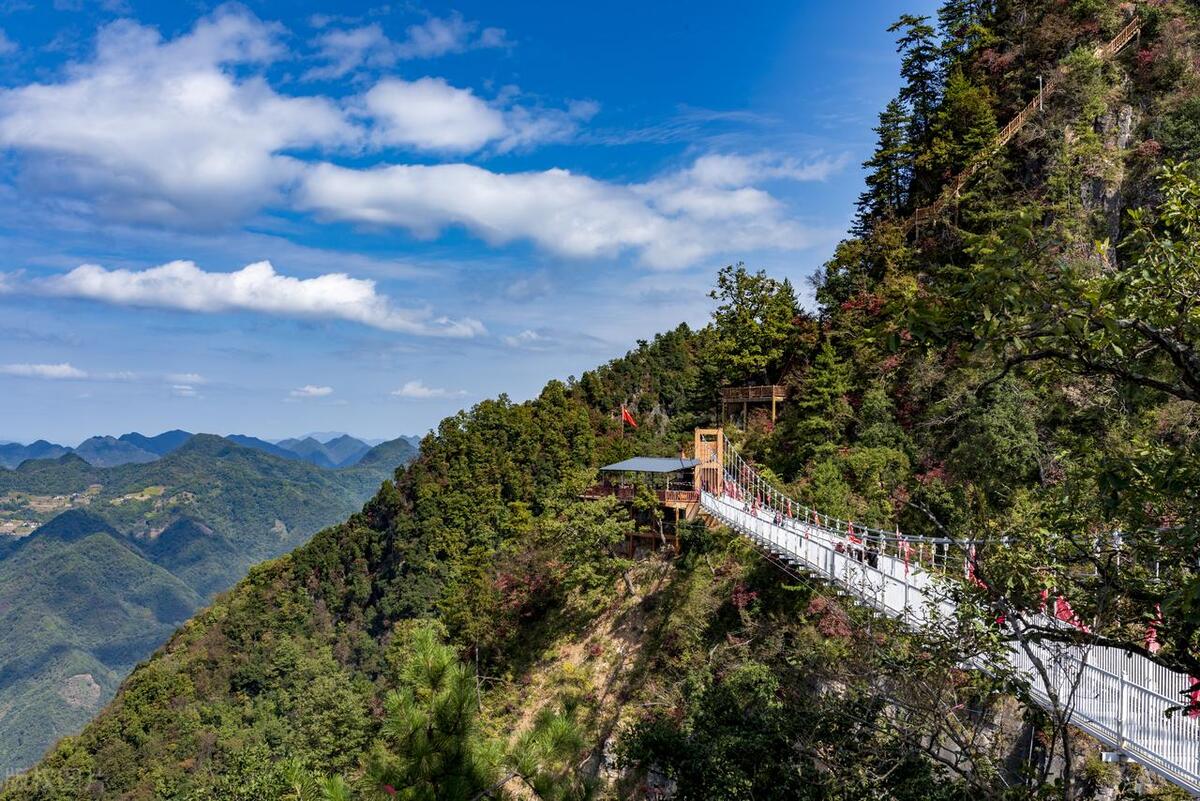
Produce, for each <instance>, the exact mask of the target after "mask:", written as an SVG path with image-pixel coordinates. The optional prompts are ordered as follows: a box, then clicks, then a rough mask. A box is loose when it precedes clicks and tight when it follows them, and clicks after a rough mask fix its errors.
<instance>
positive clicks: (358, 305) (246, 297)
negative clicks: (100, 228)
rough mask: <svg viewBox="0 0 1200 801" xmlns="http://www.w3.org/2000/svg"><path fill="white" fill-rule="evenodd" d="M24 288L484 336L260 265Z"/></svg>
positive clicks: (347, 280)
mask: <svg viewBox="0 0 1200 801" xmlns="http://www.w3.org/2000/svg"><path fill="white" fill-rule="evenodd" d="M24 289H25V291H28V292H30V293H33V294H41V295H49V296H56V297H67V298H83V299H87V300H93V301H98V302H101V303H109V304H113V305H119V306H140V307H149V308H161V309H180V310H183V311H189V312H198V313H216V312H231V311H246V312H257V313H261V314H270V315H275V316H279V317H290V318H302V319H326V320H347V321H350V322H354V323H359V324H361V325H366V326H370V327H372V328H378V329H381V330H384V331H397V332H401V333H407V334H417V335H421V336H445V337H472V336H476V335H479V334H482V333H483V332H484V328H483V325H482V324H481V323H480V322H479V321H478V320H472V319H462V320H451V319H449V318H447V317H437V316H435V315H433V313H432V312H430V311H428V310H420V309H402V308H397V307H396V306H395V305H393V303H392V301H391V300H390V299H389V298H388V297H386V296H384V295H381V294H379V293H378V292H377V291H376V289H375V282H374V281H371V280H367V279H361V278H352V277H350V276H348V275H345V274H343V273H330V274H328V275H320V276H317V277H315V278H294V277H292V276H286V275H280V274H279V273H277V272H275V268H274V267H272V266H271V263H270V262H266V261H260V262H255V263H254V264H249V265H247V266H245V267H243V268H242V269H241V270H237V271H234V272H230V273H219V272H205V271H204V270H201V269H200V268H199V267H197V266H196V265H195V264H194V263H193V262H190V261H173V262H169V263H167V264H164V265H161V266H159V267H151V268H148V269H145V270H140V271H139V270H125V269H115V270H107V269H105V268H104V267H100V266H97V265H94V264H85V265H82V266H80V267H76V268H75V269H74V270H71V271H70V272H68V273H65V274H63V275H58V276H53V277H49V278H43V279H39V280H35V281H30V282H28V283H27V284H26V285H25V286H24ZM184 383H186V382H184Z"/></svg>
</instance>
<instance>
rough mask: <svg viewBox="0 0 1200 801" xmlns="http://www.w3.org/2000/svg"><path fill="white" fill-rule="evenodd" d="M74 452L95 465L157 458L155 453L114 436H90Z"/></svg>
mask: <svg viewBox="0 0 1200 801" xmlns="http://www.w3.org/2000/svg"><path fill="white" fill-rule="evenodd" d="M75 454H76V455H77V456H79V458H81V459H83V460H84V461H85V462H87V463H88V464H92V465H95V466H96V467H115V466H117V465H122V464H130V463H132V464H145V463H146V462H153V461H154V460H155V459H157V458H158V454H157V453H151V452H149V451H144V450H142V449H141V448H139V447H137V446H136V445H134V444H132V443H130V442H123V441H121V440H119V439H116V438H115V437H91V438H90V439H86V440H84V441H83V442H81V443H79V446H78V447H77V448H75Z"/></svg>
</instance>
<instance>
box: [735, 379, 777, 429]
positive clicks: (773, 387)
mask: <svg viewBox="0 0 1200 801" xmlns="http://www.w3.org/2000/svg"><path fill="white" fill-rule="evenodd" d="M720 394H721V422H724V421H726V420H730V419H732V418H733V417H734V415H735V414H736V412H737V410H738V407H739V406H740V407H741V412H742V424H743V425H745V423H746V421H747V419H748V418H749V415H750V406H751V404H753V405H758V404H768V403H769V404H771V422H772V423H774V422H775V415H776V412H777V411H778V408H779V404H780V403H782V402H783V401H785V400H787V387H785V386H783V385H781V384H760V385H758V386H749V387H724V388H723V389H721V390H720Z"/></svg>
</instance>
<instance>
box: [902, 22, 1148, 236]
mask: <svg viewBox="0 0 1200 801" xmlns="http://www.w3.org/2000/svg"><path fill="white" fill-rule="evenodd" d="M1141 29H1142V21H1141V19H1140V18H1138V17H1134V18H1133V19H1131V20H1130V21H1129V24H1128V25H1126V26H1125V27H1124V28H1122V29H1121V32H1120V33H1118V34H1117V35H1116V36H1115V37H1113V39H1112V41H1110V42H1108V44H1104V45H1100V46H1099V47H1097V48H1096V49H1095V50H1094V51H1092V55H1094V56H1095V57H1096V58H1098V59H1100V60H1101V61H1105V60H1107V59H1110V58H1112V57H1113V56H1115V55H1116V54H1117V53H1119V52H1121V50H1122V49H1124V47H1125V45H1127V44H1129V42H1130V41H1132V40H1133V37H1135V36H1137V34H1138V32H1139V31H1140V30H1141ZM1065 74H1066V68H1061V69H1059V70H1058V72H1057V74H1056V76H1055V77H1053V78H1051V79H1050V80H1049V81H1047V82H1046V84H1045V85H1044V86H1043V87H1042V89H1041V91H1040V92H1039V93H1038V96H1037V97H1035V98H1033V100H1030V101H1029V103H1028V104H1027V105H1026V106H1025V108H1023V109H1021V112H1020V113H1019V114H1017V116H1015V117H1013V118H1012V119H1011V120H1009V122H1008V125H1005V126H1004V127H1003V128H1002V129H1001V130H1000V132H999V133H998V134H996V136H995V138H994V139H992V141H991V142H990V143H989V144H988V146H987V147H985V148H984V149H983V150H981V151H979V152H978V153H976V154H975V155H974V156H973V157H972V158H971V160H970V161H969V162H967V166H966V167H964V168H963V169H962V171H961V172H959V173H958V174H957V175H955V176H954V177H953V178H951V179H950V180H949V182H947V184H946V186H945V187H943V188H942V191H941V193H940V194H939V195H938V196H937V199H935V200H934V201H933V202H932V203H930V204H929V205H928V206H923V207H921V208H919V209H917V210H916V211H914V212H913V213H912V215H911V216H910V217H909V218H908V219H906V220H905V221H904V222H903V223H901V224H900V230H901V231H902V232H903V233H904V235H905V236H907V235H908V234H909V233H911V232H912V231H913V229H914V228H916V227H917V226H918V225H920V224H921V223H922V222H925V221H927V220H932V219H935V218H936V217H937V216H938V215H939V214H941V212H942V209H944V208H946V205H947V204H948V203H950V201H952V200H954V199H955V198H957V197H958V195H959V193H960V192H961V191H962V189H963V187H964V186H966V184H967V182H968V181H970V180H971V178H973V177H974V176H975V173H977V172H979V170H980V169H981V168H982V167H983V165H984V164H986V163H987V161H988V160H989V159H990V158H991V157H992V156H994V155H995V154H996V153H997V152H998V151H999V150H1000V149H1001V148H1003V147H1004V146H1005V145H1007V144H1008V143H1009V142H1010V141H1011V140H1012V138H1013V137H1014V136H1016V135H1017V131H1020V130H1021V129H1022V128H1024V127H1025V123H1027V122H1029V119H1030V117H1032V116H1033V115H1034V114H1036V113H1037V111H1038V110H1039V109H1040V108H1041V106H1042V101H1043V100H1045V98H1046V96H1047V95H1049V94H1050V93H1051V92H1053V91H1054V90H1055V89H1056V88H1058V84H1059V80H1060V79H1061V78H1062V76H1063V75H1065Z"/></svg>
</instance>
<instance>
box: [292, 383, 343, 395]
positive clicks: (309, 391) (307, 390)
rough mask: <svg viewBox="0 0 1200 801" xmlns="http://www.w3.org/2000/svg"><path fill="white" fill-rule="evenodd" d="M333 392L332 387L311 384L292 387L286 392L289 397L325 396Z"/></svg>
mask: <svg viewBox="0 0 1200 801" xmlns="http://www.w3.org/2000/svg"><path fill="white" fill-rule="evenodd" d="M332 394H333V387H318V386H315V385H313V384H305V385H304V386H302V387H299V388H298V389H293V390H292V391H291V392H289V393H288V397H291V398H325V397H328V396H329V395H332Z"/></svg>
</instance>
